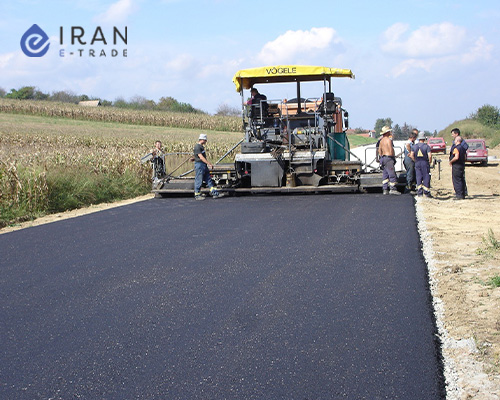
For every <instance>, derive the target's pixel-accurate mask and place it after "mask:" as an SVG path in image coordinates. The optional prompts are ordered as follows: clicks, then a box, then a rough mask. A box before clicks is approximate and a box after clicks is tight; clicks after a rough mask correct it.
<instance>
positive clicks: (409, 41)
mask: <svg viewBox="0 0 500 400" xmlns="http://www.w3.org/2000/svg"><path fill="white" fill-rule="evenodd" d="M408 29H409V26H408V25H407V24H402V23H397V24H394V25H392V26H391V27H389V28H388V29H387V30H386V31H385V33H384V38H385V39H386V42H385V43H384V44H383V45H382V50H383V51H385V52H386V53H391V54H398V55H403V56H406V57H414V58H415V57H419V58H420V57H436V56H438V57H439V56H445V55H449V54H455V53H457V52H459V51H460V50H461V49H462V46H463V44H464V40H465V38H466V34H467V33H466V30H465V28H463V27H460V26H456V25H453V24H451V23H449V22H443V23H441V24H434V25H429V26H422V27H420V28H418V29H417V30H415V31H413V32H411V33H410V34H409V35H407V36H406V37H405V33H407V32H408Z"/></svg>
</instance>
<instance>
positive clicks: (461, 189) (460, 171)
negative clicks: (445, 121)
mask: <svg viewBox="0 0 500 400" xmlns="http://www.w3.org/2000/svg"><path fill="white" fill-rule="evenodd" d="M464 142H465V141H464V140H462V137H461V136H456V137H455V141H454V143H453V145H452V146H451V149H450V166H451V179H452V181H453V189H454V190H455V198H456V199H457V200H463V199H465V196H466V189H467V185H466V183H465V160H466V158H467V151H466V150H465V148H464V147H463V146H462V143H464Z"/></svg>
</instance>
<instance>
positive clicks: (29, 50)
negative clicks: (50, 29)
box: [21, 24, 50, 57]
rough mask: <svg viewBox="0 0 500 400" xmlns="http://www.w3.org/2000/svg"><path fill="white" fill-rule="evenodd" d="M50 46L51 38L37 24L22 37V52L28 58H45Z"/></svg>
mask: <svg viewBox="0 0 500 400" xmlns="http://www.w3.org/2000/svg"><path fill="white" fill-rule="evenodd" d="M49 46H50V43H49V37H48V36H47V34H46V33H45V32H44V31H43V30H42V29H41V28H40V27H39V26H38V25H37V24H33V26H32V27H31V28H29V29H28V30H27V31H26V32H25V33H24V35H23V36H22V37H21V50H22V51H23V53H24V54H26V55H27V56H28V57H42V56H44V55H45V53H47V51H48V50H49Z"/></svg>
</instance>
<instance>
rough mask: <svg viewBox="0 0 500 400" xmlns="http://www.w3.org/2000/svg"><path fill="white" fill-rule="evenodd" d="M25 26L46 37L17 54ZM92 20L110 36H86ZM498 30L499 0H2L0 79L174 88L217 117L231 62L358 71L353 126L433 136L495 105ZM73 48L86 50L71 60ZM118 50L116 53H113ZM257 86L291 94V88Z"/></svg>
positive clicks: (110, 91) (152, 95)
mask: <svg viewBox="0 0 500 400" xmlns="http://www.w3.org/2000/svg"><path fill="white" fill-rule="evenodd" d="M33 24H37V25H38V26H39V27H40V28H41V29H42V30H43V31H44V32H45V33H46V34H47V35H48V36H49V37H50V46H49V49H48V51H47V53H46V54H45V55H44V56H43V57H28V56H26V55H25V54H24V53H23V52H22V51H21V46H20V40H21V37H22V36H23V35H24V33H25V32H26V31H27V30H28V29H29V28H30V27H31V26H32V25H33ZM73 26H80V27H82V28H83V29H84V30H85V35H84V37H83V38H84V41H86V42H87V44H86V45H74V46H71V45H70V41H71V37H70V31H71V27H73ZM98 26H99V27H101V30H102V34H103V35H104V37H105V39H106V41H107V44H106V45H104V44H103V43H102V41H96V42H95V43H94V44H93V45H90V41H91V40H92V37H93V35H94V33H95V29H96V27H98ZM114 26H115V27H117V29H119V30H120V31H121V32H122V33H123V30H124V27H125V26H126V27H127V32H128V35H127V39H128V40H127V44H126V45H125V44H124V43H123V42H120V41H119V40H118V42H117V44H116V45H113V43H112V38H113V27H114ZM60 27H63V29H64V32H65V35H64V36H63V39H64V43H63V45H61V44H60V35H59V29H60ZM499 31H500V6H499V3H498V1H497V0H477V1H476V2H471V1H470V0H469V1H461V0H459V1H448V0H407V1H393V0H387V1H384V0H381V1H379V2H374V1H355V0H352V1H345V2H339V1H335V2H333V1H331V0H325V1H323V0H315V1H304V0H301V1H268V0H267V1H262V0H253V1H234V0H233V1H232V0H157V1H147V0H118V1H116V0H111V1H103V0H99V1H98V0H85V1H84V0H74V1H47V0H46V1H38V0H16V1H4V2H2V4H1V5H0V38H1V40H0V43H1V44H0V88H3V89H4V90H6V91H7V92H9V91H10V89H12V88H16V89H18V88H19V87H21V86H27V85H30V86H36V87H38V88H39V89H40V90H41V91H43V92H53V91H58V90H68V91H72V92H74V93H76V94H83V93H84V94H87V95H89V96H95V97H100V98H104V99H106V100H111V101H113V100H115V99H117V98H119V97H121V98H125V99H127V100H129V99H131V98H133V97H134V96H142V97H145V98H147V99H152V100H155V101H158V100H159V98H160V97H163V96H172V97H174V98H176V99H177V100H179V101H182V102H187V103H190V104H192V105H193V106H195V107H197V108H200V109H202V110H205V111H207V112H210V113H214V112H215V111H216V109H217V107H218V106H220V105H221V104H227V105H229V106H232V107H239V105H240V103H241V100H240V96H239V95H238V93H237V92H236V91H235V88H234V85H233V83H232V77H233V75H234V73H235V72H236V71H237V70H239V69H245V68H252V67H258V66H266V65H288V64H300V65H320V66H326V67H335V68H348V69H351V70H352V71H353V72H354V74H355V75H356V79H354V80H351V79H336V80H334V92H335V94H336V96H340V97H341V98H342V101H343V106H344V108H345V109H347V110H348V111H349V114H350V124H351V127H362V128H367V129H371V128H373V126H374V124H375V121H376V119H377V118H385V117H390V118H392V120H393V121H394V123H398V124H400V125H402V124H403V123H405V122H406V123H408V124H411V125H413V126H416V127H418V128H419V129H421V130H429V131H434V130H440V129H443V128H445V127H446V126H447V125H449V124H450V123H452V122H454V121H456V120H460V119H463V118H465V117H467V116H468V115H470V114H471V113H472V112H474V111H476V110H477V109H478V108H479V107H481V106H482V105H484V104H491V105H494V106H497V107H498V106H500V91H499V84H498V81H499V79H498V72H499V71H500V65H499V61H500V58H499V56H500V53H499V47H500V34H499V33H500V32H499ZM61 49H64V51H65V57H61V56H60V50H61ZM79 49H83V52H82V56H81V57H79V56H69V52H70V51H73V52H75V51H77V50H79ZM91 49H92V50H94V54H96V57H91V56H90V55H89V50H91ZM112 49H116V50H117V51H118V54H119V55H118V56H116V57H111V51H112ZM124 49H126V52H127V56H126V57H124V56H123V50H124ZM101 50H104V51H105V53H106V57H99V54H100V52H101ZM309 90H310V92H308V91H307V89H306V90H305V93H304V92H303V93H302V95H303V96H304V97H317V96H320V93H317V92H318V89H317V88H316V87H314V86H312V87H311V88H310V89H309ZM260 91H261V92H263V93H265V94H266V95H267V96H268V98H273V99H277V98H290V97H295V96H294V93H293V89H292V88H291V87H289V86H286V85H278V86H277V87H270V86H261V87H260Z"/></svg>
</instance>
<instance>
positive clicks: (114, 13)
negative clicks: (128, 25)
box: [94, 0, 136, 25]
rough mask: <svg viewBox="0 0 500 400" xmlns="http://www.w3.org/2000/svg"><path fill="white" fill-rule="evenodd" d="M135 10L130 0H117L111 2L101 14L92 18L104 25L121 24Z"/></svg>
mask: <svg viewBox="0 0 500 400" xmlns="http://www.w3.org/2000/svg"><path fill="white" fill-rule="evenodd" d="M135 10H136V6H135V4H134V3H133V1H132V0H118V1H117V2H116V3H113V4H111V5H110V6H109V8H108V9H107V10H106V11H105V12H104V13H102V14H99V15H98V16H96V17H95V18H94V21H95V22H97V23H100V24H105V25H114V24H121V23H124V22H126V21H127V18H128V17H129V15H130V14H132V13H133V12H134V11H135Z"/></svg>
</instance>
